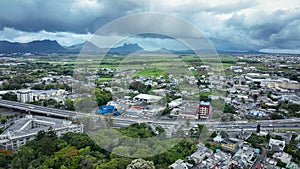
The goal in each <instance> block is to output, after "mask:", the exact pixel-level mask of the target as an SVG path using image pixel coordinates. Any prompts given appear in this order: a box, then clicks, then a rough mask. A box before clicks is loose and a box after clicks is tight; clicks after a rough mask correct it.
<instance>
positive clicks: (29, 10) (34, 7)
mask: <svg viewBox="0 0 300 169" xmlns="http://www.w3.org/2000/svg"><path fill="white" fill-rule="evenodd" d="M278 4H279V5H278ZM281 5H283V6H281ZM149 11H150V12H162V13H167V14H171V15H175V16H179V17H182V18H184V19H186V20H188V21H189V22H191V23H192V24H194V25H195V26H196V27H197V28H198V29H200V31H202V32H203V33H204V34H205V35H206V36H207V37H208V38H209V39H210V40H211V41H212V43H213V44H214V45H215V46H216V47H217V48H218V49H225V50H226V49H231V50H258V49H263V48H285V49H298V48H300V21H299V18H300V8H299V5H298V1H297V0H286V1H284V2H283V1H274V2H271V1H268V0H233V1H228V2H224V1H221V0H211V1H206V0H196V1H194V0H191V1H189V0H174V1H173V0H172V1H168V0H65V1H61V0H48V1H47V0H0V39H5V40H12V41H22V42H24V41H29V40H35V39H34V38H38V39H43V38H51V39H60V41H61V42H64V43H65V44H73V43H74V42H73V41H74V40H76V42H78V41H82V40H86V37H90V36H91V35H92V34H93V33H94V32H95V31H97V30H98V29H99V28H101V27H102V26H104V25H105V24H107V23H109V22H111V21H113V20H114V19H116V18H119V17H122V16H125V15H128V14H133V13H137V12H149ZM146 19H147V18H146ZM146 19H144V18H141V19H134V20H132V22H131V23H130V24H128V25H119V26H118V27H116V28H114V31H115V33H116V34H124V33H127V32H128V31H130V30H134V28H136V27H143V26H144V27H145V29H146V28H148V27H156V28H158V29H159V30H168V31H167V32H168V33H178V34H177V35H178V36H179V33H180V32H182V35H180V37H187V38H190V37H193V36H194V34H195V33H194V32H195V31H186V29H185V27H184V25H178V26H171V25H173V24H171V23H168V22H167V21H166V22H164V23H156V22H155V20H146ZM146 23H151V24H148V25H147V24H146ZM172 31H173V32H172ZM87 33H91V34H87ZM86 35H89V36H86ZM139 37H141V38H144V39H147V40H149V39H153V43H154V40H157V41H159V42H160V43H161V44H162V43H163V42H164V41H163V40H166V41H169V39H170V37H167V36H164V35H157V34H142V35H139ZM109 39H110V38H108V39H107V40H109Z"/></svg>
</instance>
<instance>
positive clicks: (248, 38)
mask: <svg viewBox="0 0 300 169" xmlns="http://www.w3.org/2000/svg"><path fill="white" fill-rule="evenodd" d="M224 29H227V30H228V29H229V30H230V31H229V32H227V33H231V34H232V36H231V39H227V41H228V42H229V43H227V44H226V45H228V47H229V48H237V47H240V48H241V47H242V48H244V49H257V48H294V49H296V48H299V47H300V45H299V44H300V10H294V11H289V10H277V11H274V12H272V13H263V12H259V13H256V14H255V16H253V17H252V18H247V16H246V15H243V14H234V15H233V16H232V17H231V18H229V19H228V20H227V21H226V22H225V26H224ZM225 34H226V31H224V32H223V35H224V36H225V37H226V35H225ZM215 40H216V41H219V42H221V38H220V39H215ZM223 40H224V39H223Z"/></svg>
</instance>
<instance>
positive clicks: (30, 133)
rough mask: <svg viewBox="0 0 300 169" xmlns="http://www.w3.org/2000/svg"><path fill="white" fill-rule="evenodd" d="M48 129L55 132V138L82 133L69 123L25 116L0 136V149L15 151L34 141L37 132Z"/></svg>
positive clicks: (78, 128)
mask: <svg viewBox="0 0 300 169" xmlns="http://www.w3.org/2000/svg"><path fill="white" fill-rule="evenodd" d="M49 129H51V130H53V131H55V132H56V135H57V136H62V135H64V134H65V133H68V132H74V133H82V132H83V126H82V125H78V124H73V123H72V122H71V121H67V120H62V119H55V118H50V117H43V116H32V115H27V116H26V117H25V118H22V119H19V120H17V121H15V123H14V124H13V125H12V126H10V127H9V128H8V129H6V130H5V131H4V132H3V133H2V134H1V135H0V147H2V148H3V149H5V150H15V149H17V148H19V147H21V146H22V145H24V144H25V143H26V142H28V141H30V140H33V139H35V136H36V135H37V133H38V132H39V131H49Z"/></svg>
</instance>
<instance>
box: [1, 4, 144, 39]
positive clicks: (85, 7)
mask: <svg viewBox="0 0 300 169" xmlns="http://www.w3.org/2000/svg"><path fill="white" fill-rule="evenodd" d="M144 2H145V1H143V0H135V1H134V0H127V1H118V0H102V1H100V0H69V1H63V2H62V1H60V0H51V1H43V0H26V1H19V0H4V1H0V6H1V7H2V8H3V9H1V10H0V29H3V28H4V27H13V28H15V29H18V30H21V31H27V32H37V31H41V30H46V31H49V32H74V33H93V32H95V31H96V30H97V29H99V28H100V27H101V26H103V25H104V24H106V23H107V22H110V21H112V20H113V19H116V18H118V17H121V16H124V15H128V14H131V13H134V12H139V11H144V10H143V9H144V6H145V5H144Z"/></svg>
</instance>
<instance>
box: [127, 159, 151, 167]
mask: <svg viewBox="0 0 300 169" xmlns="http://www.w3.org/2000/svg"><path fill="white" fill-rule="evenodd" d="M141 168H143V169H155V166H154V163H153V161H146V160H143V159H135V160H132V161H131V163H130V164H129V165H128V166H127V167H126V169H141Z"/></svg>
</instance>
